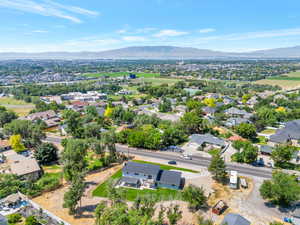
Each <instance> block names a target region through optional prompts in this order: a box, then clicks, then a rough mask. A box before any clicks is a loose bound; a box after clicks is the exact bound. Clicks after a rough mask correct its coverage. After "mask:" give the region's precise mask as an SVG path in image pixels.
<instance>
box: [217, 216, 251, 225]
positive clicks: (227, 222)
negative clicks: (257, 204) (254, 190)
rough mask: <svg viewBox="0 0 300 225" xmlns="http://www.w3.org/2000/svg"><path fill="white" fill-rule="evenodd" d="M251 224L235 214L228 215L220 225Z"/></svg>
mask: <svg viewBox="0 0 300 225" xmlns="http://www.w3.org/2000/svg"><path fill="white" fill-rule="evenodd" d="M250 224H251V222H250V221H249V220H247V219H246V218H244V217H243V216H241V215H239V214H235V213H228V214H227V215H226V216H225V218H224V219H223V221H222V223H221V225H250Z"/></svg>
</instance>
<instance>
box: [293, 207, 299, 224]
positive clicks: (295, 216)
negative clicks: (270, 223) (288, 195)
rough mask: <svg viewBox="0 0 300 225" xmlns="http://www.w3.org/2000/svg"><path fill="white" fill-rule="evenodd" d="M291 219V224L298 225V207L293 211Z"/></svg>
mask: <svg viewBox="0 0 300 225" xmlns="http://www.w3.org/2000/svg"><path fill="white" fill-rule="evenodd" d="M292 217H293V224H295V225H300V208H299V207H297V208H296V209H295V210H294V211H293V213H292Z"/></svg>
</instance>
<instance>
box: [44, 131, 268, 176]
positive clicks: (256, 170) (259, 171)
mask: <svg viewBox="0 0 300 225" xmlns="http://www.w3.org/2000/svg"><path fill="white" fill-rule="evenodd" d="M61 140H62V138H59V137H52V136H47V138H46V139H45V141H47V142H52V143H54V144H60V143H61ZM116 149H117V151H118V152H123V153H124V154H129V155H135V156H141V157H149V158H156V159H160V160H166V161H170V160H175V161H177V162H179V163H184V164H188V165H191V166H192V165H195V166H202V167H208V166H209V164H210V158H206V157H201V156H193V159H192V160H188V159H184V158H182V157H180V155H179V154H178V153H170V152H160V151H148V150H144V149H136V148H129V147H127V146H123V145H119V144H117V145H116ZM226 166H227V169H228V170H235V171H237V172H239V173H241V174H244V175H251V176H255V177H261V178H271V177H272V169H269V168H262V167H253V166H250V165H242V164H237V163H227V164H226Z"/></svg>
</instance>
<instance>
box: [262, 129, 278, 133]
mask: <svg viewBox="0 0 300 225" xmlns="http://www.w3.org/2000/svg"><path fill="white" fill-rule="evenodd" d="M275 132H276V130H274V129H265V130H263V131H262V132H260V133H262V134H275Z"/></svg>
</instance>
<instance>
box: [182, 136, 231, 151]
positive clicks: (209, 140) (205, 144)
mask: <svg viewBox="0 0 300 225" xmlns="http://www.w3.org/2000/svg"><path fill="white" fill-rule="evenodd" d="M225 146H226V143H225V141H224V140H222V139H220V138H218V137H215V136H213V135H211V134H192V135H191V136H190V137H189V142H188V143H186V144H185V145H184V146H183V147H182V149H184V150H185V151H196V150H198V149H199V148H202V149H203V150H210V149H213V148H218V149H222V148H224V147H225Z"/></svg>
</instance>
